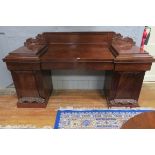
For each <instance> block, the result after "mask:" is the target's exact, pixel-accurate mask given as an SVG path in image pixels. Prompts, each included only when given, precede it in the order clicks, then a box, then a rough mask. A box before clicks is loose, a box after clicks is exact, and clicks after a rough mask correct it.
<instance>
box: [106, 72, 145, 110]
mask: <svg viewBox="0 0 155 155" xmlns="http://www.w3.org/2000/svg"><path fill="white" fill-rule="evenodd" d="M105 75H106V77H105V87H104V89H105V95H106V99H107V102H108V107H113V106H114V107H119V106H122V107H131V108H132V107H137V106H138V98H139V95H140V91H141V87H142V84H143V78H144V75H145V72H124V71H122V72H120V71H115V72H114V71H106V74H105Z"/></svg>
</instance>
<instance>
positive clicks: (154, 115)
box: [121, 111, 155, 129]
mask: <svg viewBox="0 0 155 155" xmlns="http://www.w3.org/2000/svg"><path fill="white" fill-rule="evenodd" d="M121 128H122V129H155V112H154V111H152V112H144V113H141V114H139V115H136V116H134V117H132V118H130V119H129V120H128V121H127V122H126V123H124V124H123V125H122V127H121Z"/></svg>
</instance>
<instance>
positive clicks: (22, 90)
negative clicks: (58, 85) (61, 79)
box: [11, 70, 53, 108]
mask: <svg viewBox="0 0 155 155" xmlns="http://www.w3.org/2000/svg"><path fill="white" fill-rule="evenodd" d="M11 74H12V77H13V81H14V84H15V88H16V93H17V96H18V102H17V107H19V108H45V107H46V105H47V103H48V99H49V97H50V95H51V93H52V89H53V87H52V78H51V71H16V70H13V71H11Z"/></svg>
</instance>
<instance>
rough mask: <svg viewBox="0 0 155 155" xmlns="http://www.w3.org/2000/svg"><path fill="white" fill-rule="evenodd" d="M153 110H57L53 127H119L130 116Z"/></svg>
mask: <svg viewBox="0 0 155 155" xmlns="http://www.w3.org/2000/svg"><path fill="white" fill-rule="evenodd" d="M148 111H153V110H148V109H147V110H139V109H138V110H137V109H135V110H133V109H127V110H124V109H123V110H114V109H110V110H109V109H104V110H58V112H57V116H56V121H55V126H54V128H55V129H119V128H121V126H122V125H123V124H124V123H125V122H126V121H127V120H129V119H130V118H132V117H134V116H135V115H138V114H140V113H142V112H148Z"/></svg>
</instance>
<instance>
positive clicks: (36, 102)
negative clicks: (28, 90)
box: [17, 97, 47, 108]
mask: <svg viewBox="0 0 155 155" xmlns="http://www.w3.org/2000/svg"><path fill="white" fill-rule="evenodd" d="M46 105H47V103H46V100H45V99H44V98H41V97H22V98H20V99H19V100H18V103H17V107H18V108H45V107H46Z"/></svg>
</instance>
